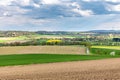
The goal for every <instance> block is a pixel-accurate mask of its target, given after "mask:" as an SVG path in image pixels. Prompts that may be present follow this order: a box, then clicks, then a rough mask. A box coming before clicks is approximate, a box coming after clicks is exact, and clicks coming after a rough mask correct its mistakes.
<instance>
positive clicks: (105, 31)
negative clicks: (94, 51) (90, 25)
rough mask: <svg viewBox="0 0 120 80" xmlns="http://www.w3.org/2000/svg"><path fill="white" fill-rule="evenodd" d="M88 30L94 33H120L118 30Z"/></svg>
mask: <svg viewBox="0 0 120 80" xmlns="http://www.w3.org/2000/svg"><path fill="white" fill-rule="evenodd" d="M88 32H94V33H119V34H120V30H91V31H88Z"/></svg>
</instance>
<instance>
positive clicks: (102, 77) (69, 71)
mask: <svg viewBox="0 0 120 80" xmlns="http://www.w3.org/2000/svg"><path fill="white" fill-rule="evenodd" d="M0 79H1V80H120V59H119V58H117V59H105V60H92V61H78V62H65V63H64V62H63V63H50V64H38V65H27V66H11V67H0Z"/></svg>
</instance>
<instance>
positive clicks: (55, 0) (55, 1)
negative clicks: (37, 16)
mask: <svg viewBox="0 0 120 80" xmlns="http://www.w3.org/2000/svg"><path fill="white" fill-rule="evenodd" d="M59 3H60V0H42V4H59Z"/></svg>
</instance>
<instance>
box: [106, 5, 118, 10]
mask: <svg viewBox="0 0 120 80" xmlns="http://www.w3.org/2000/svg"><path fill="white" fill-rule="evenodd" d="M106 8H107V10H108V11H120V4H118V5H110V4H108V5H107V7H106Z"/></svg>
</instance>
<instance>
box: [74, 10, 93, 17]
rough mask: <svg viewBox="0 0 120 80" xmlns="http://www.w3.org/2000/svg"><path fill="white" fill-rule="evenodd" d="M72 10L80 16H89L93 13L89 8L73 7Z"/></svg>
mask: <svg viewBox="0 0 120 80" xmlns="http://www.w3.org/2000/svg"><path fill="white" fill-rule="evenodd" d="M73 11H74V12H76V13H78V14H80V15H81V16H91V15H93V12H92V11H91V10H80V9H73Z"/></svg>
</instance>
